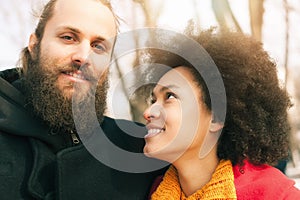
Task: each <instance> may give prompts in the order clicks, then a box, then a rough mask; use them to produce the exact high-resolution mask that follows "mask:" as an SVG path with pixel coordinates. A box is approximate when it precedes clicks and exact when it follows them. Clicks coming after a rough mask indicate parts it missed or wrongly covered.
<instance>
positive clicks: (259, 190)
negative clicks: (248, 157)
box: [233, 161, 300, 200]
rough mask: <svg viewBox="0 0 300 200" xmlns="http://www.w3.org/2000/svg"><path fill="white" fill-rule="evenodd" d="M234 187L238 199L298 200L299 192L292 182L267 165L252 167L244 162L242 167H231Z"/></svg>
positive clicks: (299, 197)
mask: <svg viewBox="0 0 300 200" xmlns="http://www.w3.org/2000/svg"><path fill="white" fill-rule="evenodd" d="M233 174H234V185H235V188H236V193H237V197H238V199H242V200H246V199H249V200H250V199H251V200H258V199H267V200H269V199H276V200H280V199H291V200H298V199H299V200H300V190H299V189H297V188H296V187H295V186H294V184H295V182H294V181H293V180H290V179H288V178H287V177H286V176H285V175H284V174H283V173H282V172H281V171H279V170H278V169H276V168H275V167H271V166H269V165H262V166H254V165H252V164H250V163H249V162H247V161H245V165H244V166H242V167H241V166H239V165H236V166H234V167H233Z"/></svg>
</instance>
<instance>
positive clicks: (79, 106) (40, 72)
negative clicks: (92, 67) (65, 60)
mask: <svg viewBox="0 0 300 200" xmlns="http://www.w3.org/2000/svg"><path fill="white" fill-rule="evenodd" d="M57 67H58V66H56V65H55V63H54V62H51V60H50V59H47V58H44V57H39V54H38V58H37V59H36V60H33V61H31V62H30V65H29V67H28V71H27V73H26V74H25V75H24V85H25V95H26V98H27V100H28V107H29V108H32V109H33V113H34V115H36V116H38V117H39V118H41V119H42V120H43V121H44V122H46V123H47V124H48V125H49V126H50V127H51V128H54V129H59V130H60V129H62V130H65V131H73V132H74V131H76V127H77V126H80V127H81V129H82V128H89V127H88V126H89V122H90V120H91V117H92V116H95V113H91V112H92V111H91V110H94V109H92V108H91V105H92V106H95V107H94V108H95V112H96V116H97V119H98V121H99V122H101V121H102V119H103V113H104V111H105V109H106V97H107V89H108V70H106V71H105V72H103V74H102V75H101V77H100V81H99V82H98V85H96V84H97V81H94V82H93V83H92V84H91V85H92V86H91V89H89V90H88V91H85V93H84V94H82V93H83V91H84V90H83V91H81V90H80V84H78V85H77V84H75V85H74V86H73V87H74V95H73V98H66V97H64V96H63V94H62V91H60V90H59V89H58V87H57V86H56V85H55V83H56V81H57V78H58V75H59V74H60V70H57V69H55V68H57ZM75 67H77V68H79V67H78V66H72V64H70V66H68V68H71V69H72V68H75ZM51 68H52V69H54V70H49V69H51ZM66 68H67V67H66ZM45 69H47V70H45ZM70 87H71V86H70ZM74 104H75V108H76V109H75V110H76V111H74V109H73V108H74V106H72V105H74ZM73 114H76V126H75V123H74V118H73ZM78 122H80V124H78Z"/></svg>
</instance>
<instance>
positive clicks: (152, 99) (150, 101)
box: [147, 96, 156, 105]
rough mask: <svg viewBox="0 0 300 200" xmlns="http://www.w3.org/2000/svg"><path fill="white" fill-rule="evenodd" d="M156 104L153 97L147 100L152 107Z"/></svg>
mask: <svg viewBox="0 0 300 200" xmlns="http://www.w3.org/2000/svg"><path fill="white" fill-rule="evenodd" d="M155 102H156V99H155V98H154V97H153V96H151V97H149V98H148V99H147V103H148V105H152V104H154V103H155Z"/></svg>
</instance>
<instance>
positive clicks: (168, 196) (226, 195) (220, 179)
mask: <svg viewBox="0 0 300 200" xmlns="http://www.w3.org/2000/svg"><path fill="white" fill-rule="evenodd" d="M151 199H152V200H179V199H180V200H196V199H205V200H208V199H211V200H212V199H214V200H218V199H237V196H236V191H235V186H234V175H233V171H232V164H231V162H230V161H221V162H220V163H219V165H218V166H217V168H216V171H215V172H214V173H213V175H212V178H211V180H210V181H209V182H208V183H207V184H206V185H205V186H203V187H202V188H201V189H199V190H198V191H197V192H195V193H194V194H192V195H190V196H188V197H186V196H185V194H184V193H183V191H182V190H181V187H180V183H179V178H178V174H177V170H176V168H175V167H174V166H170V168H169V169H168V171H167V172H166V174H165V175H164V178H163V180H162V182H161V183H160V185H159V186H158V187H157V189H156V191H155V192H154V193H153V194H152V196H151Z"/></svg>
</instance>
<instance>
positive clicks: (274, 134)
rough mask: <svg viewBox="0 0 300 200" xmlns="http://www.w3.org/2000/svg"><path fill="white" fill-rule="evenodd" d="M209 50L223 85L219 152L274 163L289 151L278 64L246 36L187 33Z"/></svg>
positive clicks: (233, 157) (227, 156) (239, 159)
mask: <svg viewBox="0 0 300 200" xmlns="http://www.w3.org/2000/svg"><path fill="white" fill-rule="evenodd" d="M190 36H191V37H192V38H193V39H194V40H196V41H197V42H198V43H199V44H201V45H202V47H203V48H204V49H205V50H206V51H207V52H208V53H209V55H210V56H211V58H212V59H213V61H214V62H215V64H216V65H217V67H218V69H219V71H220V73H221V76H222V78H223V82H224V85H225V90H226V96H227V113H226V118H225V122H224V128H223V131H222V135H221V137H220V138H219V142H218V150H217V154H218V157H219V158H220V159H229V160H231V161H232V163H233V164H236V163H242V160H244V159H245V158H246V159H248V160H249V161H250V162H251V163H253V164H264V163H267V164H275V163H276V162H277V161H278V160H280V159H282V158H284V157H286V156H287V153H288V146H289V132H290V126H289V122H288V116H287V110H288V108H289V107H290V106H291V103H290V99H289V96H288V95H287V92H286V91H285V89H284V88H282V87H281V85H280V83H279V80H278V76H277V68H276V64H275V63H274V62H273V61H272V59H271V58H270V57H269V55H268V53H267V52H266V51H264V49H263V47H262V44H261V43H259V42H257V41H255V40H254V39H253V38H251V37H250V36H246V35H244V34H242V33H236V32H230V31H225V32H218V33H215V32H214V31H213V29H211V30H209V31H204V32H201V33H200V34H198V35H190Z"/></svg>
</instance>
